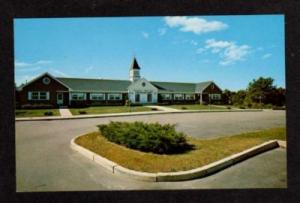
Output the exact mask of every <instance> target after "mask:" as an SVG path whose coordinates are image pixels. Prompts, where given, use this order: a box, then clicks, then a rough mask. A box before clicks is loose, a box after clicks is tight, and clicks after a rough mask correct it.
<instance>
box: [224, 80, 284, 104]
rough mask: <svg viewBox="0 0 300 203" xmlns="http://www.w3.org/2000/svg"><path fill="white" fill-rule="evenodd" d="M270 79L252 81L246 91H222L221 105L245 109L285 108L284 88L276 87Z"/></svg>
mask: <svg viewBox="0 0 300 203" xmlns="http://www.w3.org/2000/svg"><path fill="white" fill-rule="evenodd" d="M273 82H274V79H273V78H271V77H267V78H264V77H259V78H258V79H253V80H252V81H251V82H250V83H249V84H248V87H247V88H246V89H241V90H238V91H236V92H235V91H230V90H228V89H225V90H224V91H223V97H222V100H223V103H224V104H229V105H235V106H241V107H247V108H261V107H270V108H271V107H274V106H275V107H282V106H285V93H286V90H285V88H282V87H276V86H275V85H274V84H273Z"/></svg>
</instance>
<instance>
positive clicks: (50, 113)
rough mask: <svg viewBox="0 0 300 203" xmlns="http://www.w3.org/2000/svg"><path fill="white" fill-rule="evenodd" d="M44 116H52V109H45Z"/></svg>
mask: <svg viewBox="0 0 300 203" xmlns="http://www.w3.org/2000/svg"><path fill="white" fill-rule="evenodd" d="M44 115H45V116H53V112H52V111H46V112H45V113H44Z"/></svg>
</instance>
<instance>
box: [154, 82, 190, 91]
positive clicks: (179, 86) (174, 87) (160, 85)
mask: <svg viewBox="0 0 300 203" xmlns="http://www.w3.org/2000/svg"><path fill="white" fill-rule="evenodd" d="M151 84H152V85H154V86H155V87H156V88H157V89H158V92H191V93H194V92H195V83H181V82H155V81H151Z"/></svg>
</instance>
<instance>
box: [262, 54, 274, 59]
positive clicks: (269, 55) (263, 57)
mask: <svg viewBox="0 0 300 203" xmlns="http://www.w3.org/2000/svg"><path fill="white" fill-rule="evenodd" d="M271 56H272V54H270V53H267V54H265V55H263V56H262V57H261V58H262V59H267V58H270V57H271Z"/></svg>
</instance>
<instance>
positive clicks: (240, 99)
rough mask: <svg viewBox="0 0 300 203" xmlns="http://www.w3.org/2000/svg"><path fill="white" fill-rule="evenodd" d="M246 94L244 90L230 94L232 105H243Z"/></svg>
mask: <svg viewBox="0 0 300 203" xmlns="http://www.w3.org/2000/svg"><path fill="white" fill-rule="evenodd" d="M246 95H247V92H246V91H245V90H239V91H237V92H236V93H235V94H232V103H233V104H235V105H241V104H244V100H245V97H246Z"/></svg>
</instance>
